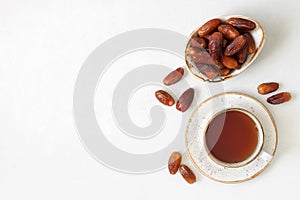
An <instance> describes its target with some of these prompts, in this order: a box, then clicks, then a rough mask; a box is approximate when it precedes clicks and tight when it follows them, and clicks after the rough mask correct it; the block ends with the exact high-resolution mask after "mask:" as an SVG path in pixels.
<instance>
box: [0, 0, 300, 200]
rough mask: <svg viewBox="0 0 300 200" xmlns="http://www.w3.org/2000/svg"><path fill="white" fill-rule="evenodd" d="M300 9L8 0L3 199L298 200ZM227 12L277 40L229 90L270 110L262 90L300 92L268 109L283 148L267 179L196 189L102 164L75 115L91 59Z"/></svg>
mask: <svg viewBox="0 0 300 200" xmlns="http://www.w3.org/2000/svg"><path fill="white" fill-rule="evenodd" d="M297 2H298V1H296V0H294V1H275V0H268V1H261V0H252V1H249V0H247V1H246V0H239V1H224V0H218V1H199V0H195V1H182V2H181V3H179V1H171V0H169V1H154V0H151V1H141V0H131V1H121V0H119V1H117V0H110V1H75V0H74V1H59V0H56V1H55V0H52V1H50V0H49V1H38V0H36V1H33V0H31V1H30V0H28V1H21V0H19V1H4V0H2V1H1V3H0V94H1V98H0V119H1V125H0V199H5V200H10V199H31V200H34V199H72V200H76V199H78V200H79V199H208V198H209V199H223V200H225V199H231V200H233V199H257V198H268V199H272V198H275V197H276V198H277V199H283V198H291V199H292V198H293V199H295V197H296V195H297V192H298V191H297V190H299V186H298V183H299V181H298V179H299V178H300V170H299V169H300V160H299V156H300V155H299V154H300V145H299V139H300V136H299V135H300V134H299V128H298V127H297V125H298V124H299V120H300V111H299V98H298V96H299V87H300V78H299V74H300V66H299V62H300V56H299V49H298V47H299V46H300V40H299V36H300V28H299V25H300V23H299V20H300V15H299V10H298V8H299V3H297ZM226 14H243V15H248V16H251V17H253V18H256V19H258V20H259V21H261V23H262V24H263V26H264V27H265V30H266V33H267V40H266V44H265V47H264V49H263V51H262V53H261V54H260V55H259V57H258V58H257V60H256V62H255V63H254V64H253V65H252V67H251V68H249V69H248V70H246V71H245V72H244V73H242V74H241V75H240V76H239V77H237V78H234V79H232V80H229V81H226V83H225V85H224V86H225V89H226V91H238V92H245V93H247V94H250V95H253V96H254V97H256V98H258V99H259V100H261V101H262V102H265V99H266V97H264V96H259V95H257V93H256V86H257V85H258V84H259V83H261V82H265V81H277V82H279V83H280V85H281V87H280V91H290V92H291V93H292V94H293V99H292V101H290V102H289V103H286V104H282V105H280V106H271V105H267V107H268V108H269V109H270V111H271V112H272V114H273V115H274V118H275V120H276V123H277V126H278V132H279V144H278V151H277V153H276V156H275V159H274V160H273V162H272V164H271V165H270V166H269V167H268V168H267V169H266V171H264V172H263V173H262V174H261V175H260V176H258V177H256V178H255V179H253V180H251V181H248V182H245V183H242V184H233V185H232V184H231V185H227V184H221V183H217V182H214V181H212V180H210V179H208V178H206V177H203V176H201V177H199V181H198V182H197V183H196V184H194V185H188V184H186V183H185V182H184V181H183V180H182V179H181V177H180V175H176V176H170V175H169V174H168V172H167V170H161V171H159V172H156V173H152V174H147V175H129V174H122V173H119V172H115V171H113V170H111V169H108V168H106V167H104V166H102V165H101V164H99V163H98V162H97V161H95V160H94V159H93V158H92V157H91V156H90V155H89V154H88V153H87V151H86V150H85V149H84V148H83V146H82V145H81V143H80V139H79V137H78V135H77V134H76V129H75V126H74V122H73V114H72V100H73V99H72V94H73V87H74V84H75V80H76V77H77V75H78V72H79V70H80V67H81V65H82V63H83V62H84V60H85V59H86V58H87V56H88V55H89V54H90V53H91V52H92V51H93V50H94V49H95V48H96V47H97V46H98V45H100V44H101V43H102V42H104V41H105V40H107V39H109V38H110V37H112V36H114V35H117V34H119V33H122V32H125V31H129V30H132V29H138V28H146V27H147V28H163V29H169V30H172V31H176V32H179V33H182V34H184V35H189V34H190V32H191V31H192V30H194V29H195V28H196V27H198V26H199V25H200V24H201V23H203V22H204V21H205V20H207V19H210V18H212V17H214V16H219V15H226ZM181 64H182V63H178V65H181ZM194 83H195V84H200V83H198V82H197V81H195V80H194ZM206 97H207V96H202V97H201V98H206Z"/></svg>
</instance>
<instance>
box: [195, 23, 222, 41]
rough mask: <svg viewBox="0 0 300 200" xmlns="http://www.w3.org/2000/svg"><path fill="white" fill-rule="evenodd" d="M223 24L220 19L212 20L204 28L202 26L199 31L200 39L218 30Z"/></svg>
mask: <svg viewBox="0 0 300 200" xmlns="http://www.w3.org/2000/svg"><path fill="white" fill-rule="evenodd" d="M220 23H221V20H220V19H212V20H209V21H208V22H206V23H205V24H204V25H203V26H201V27H200V28H199V29H198V31H197V32H198V35H199V36H200V37H203V36H205V35H207V34H209V33H211V32H213V31H214V30H216V29H217V27H218V26H219V24H220Z"/></svg>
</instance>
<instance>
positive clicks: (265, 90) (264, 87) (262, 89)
mask: <svg viewBox="0 0 300 200" xmlns="http://www.w3.org/2000/svg"><path fill="white" fill-rule="evenodd" d="M278 88H279V84H278V83H276V82H269V83H262V84H260V85H259V86H258V87H257V91H258V93H259V94H269V93H271V92H274V91H276V90H277V89H278Z"/></svg>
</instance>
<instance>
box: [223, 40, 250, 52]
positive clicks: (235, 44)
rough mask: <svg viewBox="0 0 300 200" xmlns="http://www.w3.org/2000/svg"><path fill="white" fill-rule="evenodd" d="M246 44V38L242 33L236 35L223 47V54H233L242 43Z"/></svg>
mask: <svg viewBox="0 0 300 200" xmlns="http://www.w3.org/2000/svg"><path fill="white" fill-rule="evenodd" d="M245 44H246V38H245V36H243V35H240V36H238V37H237V38H235V39H234V40H233V41H232V42H231V43H230V44H229V45H228V46H227V47H226V49H225V51H224V55H225V56H233V55H234V54H236V53H237V52H239V51H240V50H241V49H242V48H243V47H244V45H245Z"/></svg>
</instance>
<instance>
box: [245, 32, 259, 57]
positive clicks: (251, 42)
mask: <svg viewBox="0 0 300 200" xmlns="http://www.w3.org/2000/svg"><path fill="white" fill-rule="evenodd" d="M244 36H245V37H246V41H247V45H248V54H252V53H254V52H255V51H256V46H255V42H254V39H253V37H252V35H251V34H250V33H245V34H244Z"/></svg>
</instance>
